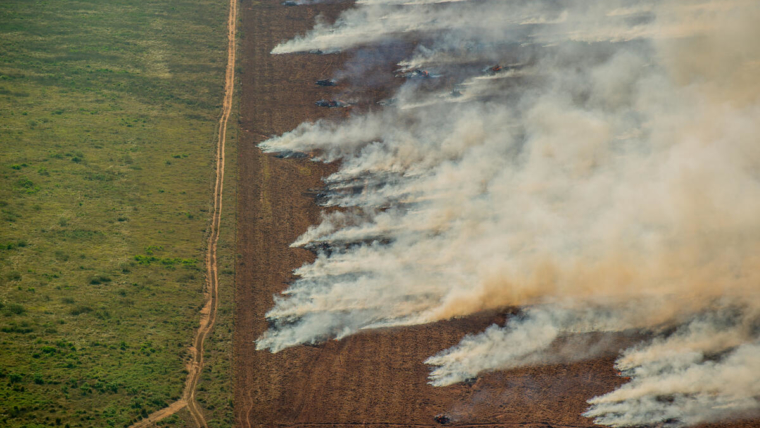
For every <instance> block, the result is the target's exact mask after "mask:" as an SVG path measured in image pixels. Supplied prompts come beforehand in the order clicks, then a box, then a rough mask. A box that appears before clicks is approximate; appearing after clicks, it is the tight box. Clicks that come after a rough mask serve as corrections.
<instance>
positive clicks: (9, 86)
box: [0, 0, 234, 428]
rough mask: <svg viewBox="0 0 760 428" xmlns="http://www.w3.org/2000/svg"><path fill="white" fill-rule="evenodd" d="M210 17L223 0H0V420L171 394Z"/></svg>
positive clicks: (198, 164) (218, 381)
mask: <svg viewBox="0 0 760 428" xmlns="http://www.w3.org/2000/svg"><path fill="white" fill-rule="evenodd" d="M226 16H227V1H226V0H108V1H106V0H58V1H52V0H50V1H34V0H31V1H30V0H5V1H3V2H0V426H10V427H24V426H25V427H30V428H31V427H41V426H69V427H108V426H128V425H129V424H130V423H131V422H132V421H135V420H137V419H139V418H141V417H144V416H145V415H147V414H149V413H151V412H153V411H155V410H157V409H159V408H161V407H164V406H165V405H167V404H169V403H170V402H171V401H173V400H175V399H177V398H178V397H179V396H180V394H181V392H182V388H183V386H184V380H185V375H186V372H185V368H184V361H185V360H186V359H187V357H188V346H189V345H190V344H191V341H192V335H193V333H194V330H195V329H196V328H197V326H198V319H199V316H198V309H199V308H200V307H201V306H202V304H203V294H202V290H203V284H204V274H205V272H204V264H203V257H204V250H205V244H206V238H207V234H206V233H207V231H206V228H207V227H208V224H209V216H210V212H211V191H212V184H213V174H214V163H213V160H214V159H213V156H214V150H215V141H214V137H215V126H216V120H217V118H218V115H219V114H220V109H221V101H222V95H223V85H224V82H223V76H224V68H225V65H226V64H225V61H226V52H225V49H226V30H225V25H226ZM233 137H234V135H233ZM233 147H234V145H233ZM230 158H232V159H233V160H234V156H230V153H229V152H228V159H230ZM233 178H234V175H230V173H229V172H228V174H227V183H230V182H233V181H234V179H233ZM228 186H229V185H228ZM228 189H232V190H228V191H227V192H225V193H226V194H225V214H228V213H230V212H234V205H233V204H234V194H233V195H230V191H234V187H232V186H229V187H228ZM223 227H234V219H225V220H224V223H223ZM224 233H226V234H223V236H222V241H221V242H220V257H221V260H222V263H221V265H220V273H221V278H220V280H221V284H222V287H223V288H225V287H227V288H229V287H231V284H232V281H233V279H232V278H233V275H232V269H233V267H232V266H233V265H234V263H233V260H232V254H233V251H234V235H231V234H232V233H233V232H230V231H226V232H224ZM225 257H226V258H225ZM223 294H224V293H223ZM222 298H223V299H224V298H225V296H224V295H223V296H222ZM226 298H229V296H227V297H226ZM225 305H226V306H225ZM221 309H222V310H221V311H220V314H221V315H222V319H221V320H220V321H219V324H217V326H218V327H220V328H217V330H218V331H219V333H220V334H222V336H219V337H217V336H215V337H214V338H213V339H212V343H213V346H210V348H211V350H209V353H210V354H209V356H210V357H212V364H211V365H210V366H208V367H207V370H210V372H209V373H211V375H209V376H211V377H209V376H206V377H205V378H204V383H203V386H204V391H203V392H204V395H203V400H204V402H203V404H205V405H206V406H207V408H209V407H213V409H210V412H211V414H213V415H214V416H216V417H218V418H219V419H220V420H219V421H215V422H214V423H213V425H214V426H226V425H224V423H222V422H224V421H231V419H230V417H229V414H230V412H231V405H232V403H231V401H230V400H229V397H231V392H232V391H231V387H230V381H229V373H230V372H229V358H225V356H227V357H228V356H229V341H230V339H229V336H231V303H229V302H227V303H224V305H223V307H222V308H221ZM214 334H215V335H216V334H217V333H216V332H215V333H214ZM225 375H226V376H225ZM209 379H211V380H213V381H214V382H213V383H214V385H213V386H212V385H208V383H209ZM225 394H226V395H225ZM163 424H165V425H182V419H181V418H177V417H173V418H170V419H168V420H166V421H164V422H163ZM227 425H229V423H227Z"/></svg>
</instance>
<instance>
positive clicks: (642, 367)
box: [257, 0, 760, 426]
mask: <svg viewBox="0 0 760 428" xmlns="http://www.w3.org/2000/svg"><path fill="white" fill-rule="evenodd" d="M757 22H760V3H758V2H757V1H754V0H747V1H742V0H736V1H730V0H721V1H717V0H715V1H710V0H691V1H687V0H683V1H675V0H674V1H635V0H631V1H623V0H596V1H589V0H576V1H572V0H566V1H563V0H530V1H529V0H514V1H512V0H496V1H492V0H470V1H426V0H421V1H420V0H410V1H400V0H365V1H361V2H358V4H357V5H356V7H355V8H354V9H351V10H349V11H347V12H345V13H344V14H343V15H342V16H341V17H340V18H339V19H338V21H337V22H335V23H334V24H327V23H323V22H320V23H318V24H317V26H316V27H315V28H314V30H313V31H311V32H310V33H308V34H306V35H304V36H303V37H298V38H296V39H294V40H291V41H287V42H284V43H283V44H281V45H279V46H277V47H276V48H275V49H274V51H273V53H277V54H283V53H290V52H299V51H312V50H321V51H323V52H332V51H339V50H345V49H352V48H357V47H361V46H365V45H380V44H388V43H398V42H405V43H408V42H409V41H410V40H424V42H420V44H419V45H418V46H417V48H416V49H415V50H414V52H413V53H412V54H411V56H410V57H409V58H406V59H405V60H403V61H402V62H400V63H399V64H398V69H399V73H400V74H404V73H406V82H405V83H404V84H403V85H402V86H401V87H400V88H399V90H398V91H397V93H396V94H395V95H394V97H393V99H392V100H386V102H385V103H384V104H385V106H384V108H383V109H382V110H376V111H374V112H372V113H366V114H355V115H353V116H352V117H350V118H349V119H347V120H345V121H343V122H340V123H335V122H317V123H304V124H302V125H301V126H299V127H298V128H297V129H295V130H293V131H291V132H289V133H286V134H284V135H282V136H279V137H276V138H272V139H270V140H268V141H266V142H264V143H263V144H262V148H263V149H264V150H266V151H270V152H311V153H317V155H316V156H315V158H314V160H315V161H334V160H340V161H341V168H340V170H339V171H338V172H337V173H335V174H334V175H332V176H330V177H328V178H327V179H326V187H327V190H326V194H327V197H326V199H325V202H324V203H325V205H327V206H340V207H343V209H342V210H339V211H333V212H331V213H330V214H326V215H325V216H324V218H323V220H322V222H321V223H320V224H319V225H315V226H314V227H312V228H310V229H309V230H308V231H307V232H306V233H305V234H304V235H303V236H301V237H300V238H299V239H298V240H297V241H296V242H295V243H294V244H293V245H294V246H304V247H308V248H313V249H315V251H317V253H318V257H317V260H316V261H315V262H314V263H313V264H309V265H305V266H303V267H301V268H300V269H298V270H297V271H296V273H297V274H298V275H299V279H298V280H297V281H296V282H295V283H293V284H292V285H291V286H290V287H289V288H288V290H286V291H285V292H284V295H283V296H278V297H276V302H275V307H274V308H273V309H272V310H271V311H270V312H269V313H268V314H267V318H268V319H269V320H270V322H271V323H272V325H273V327H272V328H271V329H270V330H269V331H268V332H266V333H265V334H264V335H263V336H262V337H261V338H260V339H259V340H258V341H257V345H258V347H259V348H260V349H270V350H272V351H273V352H277V351H279V350H281V349H283V348H286V347H289V346H294V345H298V344H302V343H314V342H319V341H323V340H326V339H329V338H341V337H344V336H346V335H349V334H352V333H355V332H357V331H359V330H361V329H368V328H379V327H384V326H393V325H412V324H419V323H427V322H433V321H436V320H441V319H447V318H451V317H458V316H466V315H468V314H472V313H474V312H477V311H481V310H486V309H494V308H503V307H507V306H525V308H526V309H525V310H524V312H523V314H522V315H521V316H519V317H516V318H513V319H511V320H510V321H508V323H507V325H506V326H504V327H499V326H492V327H490V328H489V329H488V330H486V331H485V332H483V333H481V334H478V335H474V336H468V337H466V338H465V339H464V340H463V341H462V342H461V343H460V344H459V345H457V346H456V347H454V348H452V349H449V350H446V351H444V352H442V353H441V354H439V355H436V356H432V357H431V358H430V359H429V360H428V361H427V362H428V363H429V364H431V365H432V366H433V367H434V369H433V371H432V372H431V383H433V384H434V385H447V384H451V383H454V382H458V381H461V380H464V379H466V378H469V377H472V376H475V375H477V374H478V373H482V372H487V371H493V370H501V369H508V368H513V367H519V366H526V365H538V364H549V363H554V362H558V361H572V360H578V359H582V358H588V357H591V356H593V355H595V354H596V353H598V352H602V351H603V350H606V349H607V348H606V347H605V345H604V343H589V344H586V345H587V346H586V345H584V346H582V347H580V346H577V342H574V341H572V340H569V341H565V342H564V344H563V345H559V346H558V345H557V343H558V341H561V340H562V339H563V338H567V337H569V336H572V335H574V334H577V333H598V332H602V333H614V332H620V331H641V332H647V333H648V334H650V335H651V336H652V337H653V339H651V341H649V342H646V343H642V344H640V345H638V346H636V347H635V348H633V349H629V350H626V351H625V352H623V353H622V355H621V356H620V359H619V360H618V363H617V364H618V366H619V369H620V370H623V371H625V372H626V373H629V376H630V377H631V378H632V380H631V382H630V383H628V384H626V385H624V386H622V387H620V388H619V389H617V390H615V391H613V392H611V393H609V394H607V395H604V396H601V397H596V398H594V399H592V400H590V404H591V407H590V408H589V410H588V411H587V412H586V416H589V417H593V418H595V420H596V421H597V422H598V423H600V424H606V425H610V426H633V425H640V424H650V423H664V424H665V425H670V426H680V425H691V424H696V423H700V422H706V421H715V420H721V419H725V418H734V417H749V416H752V415H755V414H757V412H758V411H759V410H760V401H759V398H758V397H760V390H758V385H760V366H759V365H760V287H759V286H760V269H759V268H758V267H760V215H759V214H760V78H759V77H758V76H760V74H758V73H760V43H757V41H758V40H760V26H758V25H756V24H757ZM380 62H381V61H379V62H378V63H380ZM496 64H499V65H500V67H494V66H495V65H496ZM422 69H426V72H427V73H426V74H425V73H420V72H419V70H422ZM415 70H418V71H417V72H415ZM353 80H354V81H360V79H353ZM574 343H575V345H574ZM720 379H733V380H735V381H733V380H732V381H730V382H728V381H721V380H720Z"/></svg>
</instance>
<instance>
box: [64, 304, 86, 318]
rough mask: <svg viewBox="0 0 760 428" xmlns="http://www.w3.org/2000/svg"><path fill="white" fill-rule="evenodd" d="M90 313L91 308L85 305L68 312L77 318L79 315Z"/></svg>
mask: <svg viewBox="0 0 760 428" xmlns="http://www.w3.org/2000/svg"><path fill="white" fill-rule="evenodd" d="M90 312H92V308H91V307H89V306H87V305H77V306H75V307H73V308H71V310H70V311H69V313H70V314H71V315H74V316H77V315H81V314H88V313H90Z"/></svg>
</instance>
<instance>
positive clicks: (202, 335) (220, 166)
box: [132, 0, 237, 428]
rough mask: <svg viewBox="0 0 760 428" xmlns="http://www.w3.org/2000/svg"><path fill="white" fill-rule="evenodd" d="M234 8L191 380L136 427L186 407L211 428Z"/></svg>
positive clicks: (234, 43) (232, 2) (199, 422)
mask: <svg viewBox="0 0 760 428" xmlns="http://www.w3.org/2000/svg"><path fill="white" fill-rule="evenodd" d="M229 7H230V11H229V16H228V18H227V42H228V44H227V69H226V71H225V76H224V99H223V101H222V115H221V117H220V118H219V129H218V134H217V139H216V141H217V144H216V179H215V183H214V204H213V214H212V216H211V233H209V236H208V243H207V250H206V289H205V290H204V297H205V300H206V303H205V304H204V305H203V308H202V309H201V319H200V326H199V327H198V331H197V332H196V334H195V340H194V341H193V346H192V347H191V348H190V353H191V355H192V358H191V360H190V362H189V363H188V364H187V370H188V374H187V380H186V381H185V389H184V390H183V392H182V397H181V398H180V399H179V400H177V401H175V402H174V403H172V404H170V405H169V406H168V407H165V408H163V409H161V410H158V411H156V412H154V413H152V414H150V415H148V417H147V418H145V419H142V420H140V421H139V422H137V423H135V424H134V425H132V428H142V427H148V426H150V425H152V424H154V423H156V422H158V421H160V420H161V419H164V418H166V417H169V416H171V415H173V414H175V413H177V412H178V411H180V410H181V409H183V408H184V407H187V410H188V411H189V412H190V415H191V416H192V417H193V420H194V421H195V424H196V425H197V426H198V427H199V428H207V427H208V423H207V421H206V417H205V416H204V414H203V411H202V410H201V408H200V406H199V405H198V402H197V401H196V399H195V391H196V389H197V386H198V381H199V380H200V377H201V372H202V371H203V349H204V348H203V347H204V344H205V342H206V338H207V337H208V335H209V333H210V332H211V330H212V329H213V327H214V323H215V322H216V312H217V308H218V307H219V274H218V266H217V257H216V249H217V243H218V242H219V229H220V226H221V219H222V195H223V192H224V149H225V143H226V141H227V123H228V122H229V119H230V113H231V112H232V102H233V97H234V93H235V61H236V56H237V41H236V38H235V35H236V34H237V0H230V6H229Z"/></svg>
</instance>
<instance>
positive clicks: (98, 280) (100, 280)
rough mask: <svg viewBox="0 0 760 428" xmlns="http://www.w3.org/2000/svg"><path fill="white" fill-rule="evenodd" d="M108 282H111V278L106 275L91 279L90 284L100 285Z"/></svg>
mask: <svg viewBox="0 0 760 428" xmlns="http://www.w3.org/2000/svg"><path fill="white" fill-rule="evenodd" d="M108 282H111V278H109V277H107V276H105V275H95V276H93V277H92V278H91V279H90V284H92V285H99V284H103V283H108Z"/></svg>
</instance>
